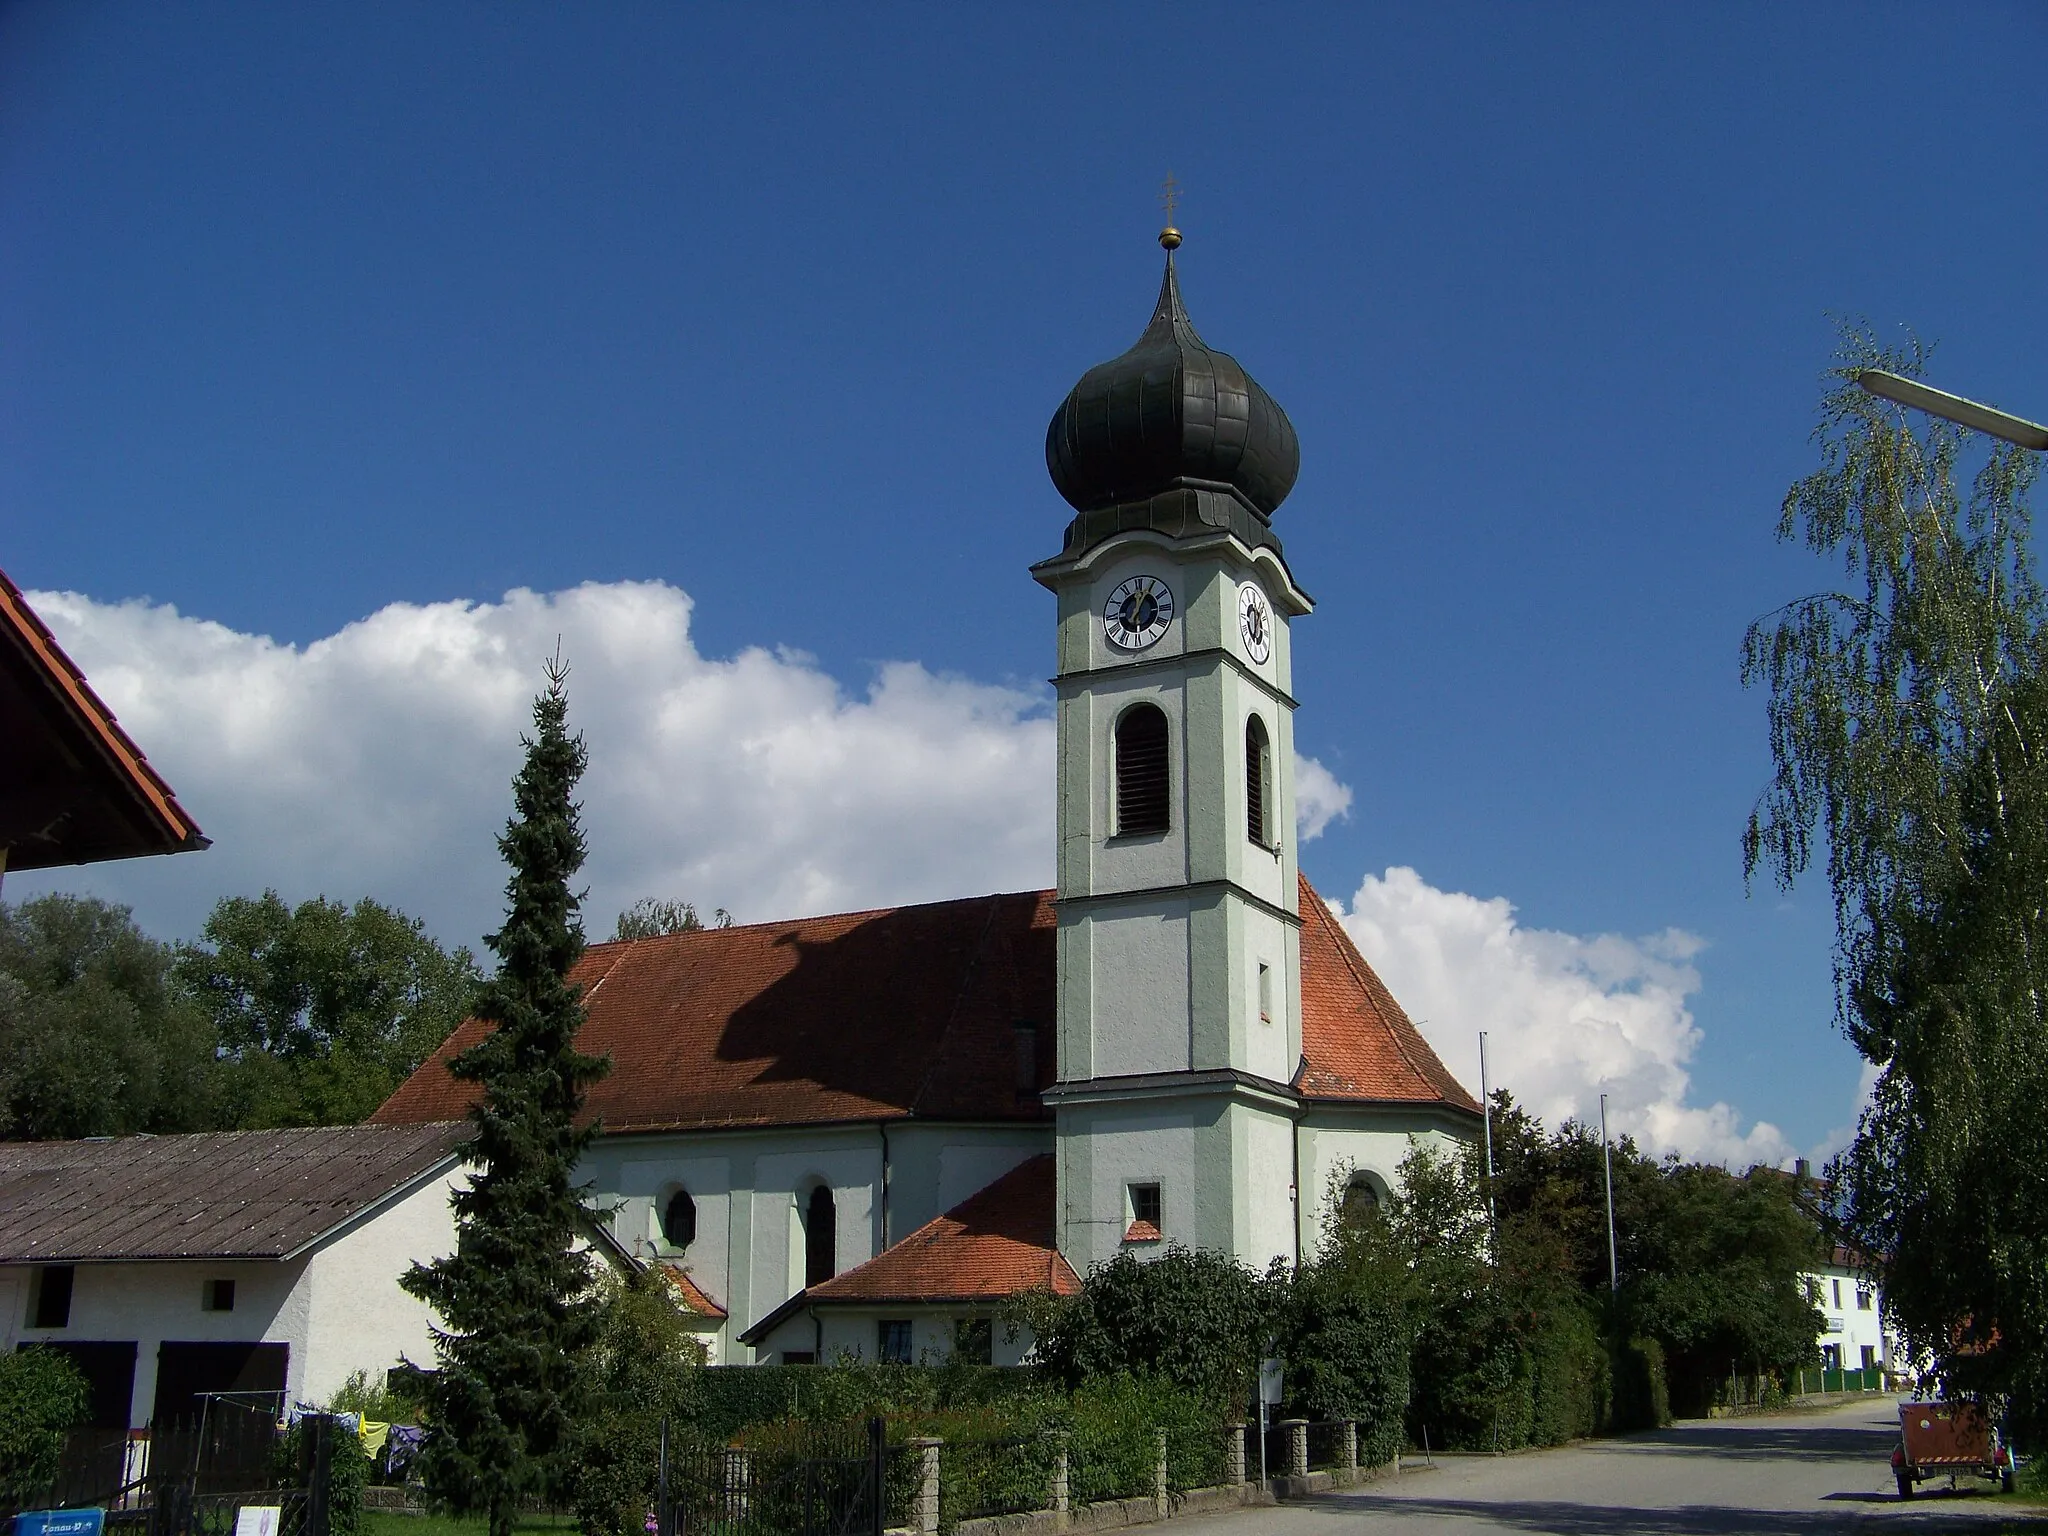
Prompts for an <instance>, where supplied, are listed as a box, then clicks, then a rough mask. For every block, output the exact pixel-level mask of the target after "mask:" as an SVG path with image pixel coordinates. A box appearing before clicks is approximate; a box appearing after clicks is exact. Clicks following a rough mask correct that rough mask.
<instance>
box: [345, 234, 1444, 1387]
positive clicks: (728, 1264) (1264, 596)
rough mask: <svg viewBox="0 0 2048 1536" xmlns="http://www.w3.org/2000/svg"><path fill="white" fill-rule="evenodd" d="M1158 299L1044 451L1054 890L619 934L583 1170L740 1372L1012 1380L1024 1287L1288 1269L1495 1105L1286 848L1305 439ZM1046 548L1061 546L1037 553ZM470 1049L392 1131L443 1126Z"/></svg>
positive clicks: (587, 969)
mask: <svg viewBox="0 0 2048 1536" xmlns="http://www.w3.org/2000/svg"><path fill="white" fill-rule="evenodd" d="M1160 243H1161V245H1163V246H1164V247H1165V248H1166V271H1165V276H1164V279H1163V280H1162V282H1161V285H1160V290H1159V300H1158V304H1157V306H1156V307H1155V309H1154V310H1153V313H1152V318H1151V320H1150V322H1149V323H1148V324H1147V325H1146V327H1145V330H1144V333H1143V334H1142V335H1141V336H1140V337H1139V338H1138V340H1137V342H1136V344H1135V345H1133V346H1132V347H1131V348H1130V350H1128V351H1126V352H1125V353H1123V354H1122V355H1121V356H1119V357H1116V358H1114V359H1112V360H1110V361H1109V362H1106V363H1102V364H1100V365H1098V366H1096V367H1094V368H1091V369H1089V370H1088V372H1087V373H1085V374H1084V375H1082V377H1081V380H1080V382H1079V383H1077V384H1076V385H1075V386H1074V388H1073V389H1072V391H1071V392H1069V394H1068V395H1067V397H1066V399H1065V401H1064V402H1062V403H1061V405H1060V407H1059V409H1058V410H1057V412H1055V414H1054V416H1053V418H1052V423H1051V426H1050V427H1049V429H1048V431H1047V434H1046V464H1047V468H1048V470H1049V471H1050V473H1051V476H1052V481H1053V485H1054V486H1055V488H1056V489H1057V490H1058V491H1059V493H1060V495H1061V496H1062V497H1063V498H1064V499H1065V500H1066V502H1067V503H1068V504H1069V505H1070V506H1071V507H1072V508H1073V511H1074V516H1073V518H1072V520H1071V521H1070V522H1069V523H1068V524H1067V528H1066V535H1065V538H1064V540H1063V542H1062V545H1061V547H1060V550H1059V552H1058V553H1057V554H1055V555H1053V556H1052V557H1051V558H1049V559H1047V560H1044V561H1041V562H1040V563H1039V564H1037V565H1035V566H1033V567H1032V569H1031V575H1032V577H1033V578H1034V579H1035V580H1036V581H1038V583H1039V584H1040V585H1042V586H1043V587H1045V588H1046V589H1047V590H1048V591H1049V592H1050V593H1051V594H1052V595H1053V598H1054V600H1055V603H1056V613H1055V617H1054V642H1055V648H1056V658H1057V661H1056V666H1055V677H1054V687H1055V688H1056V690H1057V729H1058V748H1057V772H1058V775H1059V782H1058V790H1057V796H1056V804H1057V812H1056V815H1057V827H1056V829H1055V831H1056V836H1057V862H1056V878H1057V885H1056V887H1055V888H1054V889H1053V890H1050V891H1026V892H1018V893H1012V894H1001V895H992V896H979V897H971V898H966V899H962V900H957V901H943V902H933V903H929V904H925V905H920V906H911V907H901V908H896V909H892V910H884V911H873V912H852V913H842V914H839V915H835V916H829V917H806V918H797V919H792V920H790V921H786V922H770V923H755V924H748V925H745V926H741V927H733V928H725V929H710V930H702V931H696V932H690V933H678V934H672V935H668V936H664V937H658V938H647V939H638V940H632V941H626V942H615V943H607V944H593V945H591V946H590V948H589V949H588V950H587V951H586V953H585V955H584V957H583V959H582V961H581V962H580V963H579V965H578V968H577V970H576V972H575V979H576V980H577V981H579V982H580V983H581V985H582V988H583V997H584V1003H585V1006H586V1008H587V1010H588V1022H587V1023H586V1025H585V1026H584V1029H583V1032H582V1034H581V1035H580V1036H579V1038H578V1045H579V1047H580V1048H581V1049H582V1050H584V1051H586V1052H589V1053H592V1054H595V1055H608V1056H610V1058H611V1060H612V1070H611V1074H610V1076H609V1077H607V1078H606V1079H605V1080H604V1081H602V1082H601V1083H599V1084H597V1085H596V1086H595V1088H593V1089H592V1091H591V1093H590V1096H589V1102H588V1105H587V1111H586V1112H587V1113H588V1114H589V1115H591V1116H594V1117H597V1118H599V1119H600V1120H601V1122H602V1126H603V1133H602V1135H601V1136H600V1138H599V1140H598V1141H597V1142H596V1143H595V1144H594V1146H593V1148H592V1150H591V1152H590V1153H589V1154H588V1158H587V1161H586V1164H585V1166H584V1168H583V1169H582V1177H583V1179H584V1181H585V1182H587V1183H588V1184H589V1185H590V1186H591V1188H592V1191H593V1193H594V1195H595V1197H596V1202H597V1204H598V1205H599V1207H600V1208H602V1209H604V1210H607V1211H609V1212H610V1216H609V1221H610V1232H609V1235H610V1236H611V1237H612V1238H614V1239H616V1241H617V1244H618V1247H619V1248H620V1249H621V1250H623V1251H625V1252H627V1253H631V1254H632V1255H634V1257H635V1258H637V1259H638V1260H640V1261H642V1262H646V1263H653V1264H657V1265H660V1266H663V1267H664V1268H665V1269H666V1270H667V1272H668V1273H669V1274H670V1276H671V1278H672V1279H673V1281H674V1283H675V1286H676V1290H677V1293H678V1295H679V1296H681V1297H682V1299H683V1301H684V1304H685V1306H686V1307H687V1308H688V1309H689V1310H690V1312H691V1313H692V1314H693V1316H694V1317H695V1318H696V1319H697V1322H698V1326H699V1329H700V1333H701V1336H702V1338H703V1340H704V1342H705V1345H706V1347H707V1350H708V1352H709V1358H710V1359H711V1360H712V1362H713V1363H718V1364H743V1363H749V1362H779V1363H785V1364H801V1363H813V1362H820V1361H831V1360H835V1359H839V1358H842V1357H846V1356H852V1357H857V1358H861V1359H866V1360H895V1361H917V1360H926V1361H936V1360H939V1359H944V1358H947V1357H950V1356H954V1355H964V1356H965V1357H967V1358H971V1359H975V1360H979V1361H993V1362H995V1363H1012V1362H1014V1361H1015V1360H1017V1359H1018V1358H1019V1357H1020V1354H1021V1353H1022V1351H1023V1350H1024V1349H1025V1348H1027V1347H1028V1340H1022V1339H1018V1338H1015V1337H1011V1336H1008V1331H1007V1330H1005V1329H1003V1328H1001V1327H998V1326H992V1324H993V1323H994V1320H995V1318H996V1316H997V1314H998V1312H999V1309H1000V1308H1001V1307H1002V1305H1003V1304H1004V1302H1005V1301H1006V1300H1007V1299H1008V1298H1010V1297H1012V1296H1015V1295H1017V1294H1019V1293H1021V1292H1025V1291H1030V1290H1034V1289H1049V1290H1051V1291H1054V1292H1056V1293H1072V1292H1073V1291H1076V1290H1078V1288H1079V1286H1080V1279H1079V1277H1080V1276H1082V1275H1085V1274H1086V1273H1087V1272H1088V1270H1089V1269H1090V1268H1091V1267H1092V1266H1094V1265H1097V1264H1101V1263H1103V1262H1105V1261H1107V1260H1109V1259H1111V1258H1113V1257H1114V1256H1116V1255H1117V1254H1120V1253H1133V1254H1136V1255H1137V1256H1139V1257H1140V1258H1144V1257H1149V1256H1153V1255H1157V1254H1160V1253H1163V1252H1165V1251H1166V1250H1167V1248H1168V1247H1169V1246H1173V1245H1180V1246H1184V1247H1189V1248H1203V1249H1212V1250H1216V1251H1220V1252H1222V1253H1226V1254H1229V1255H1231V1256H1233V1257H1235V1258H1237V1259H1239V1260H1241V1261H1242V1262H1244V1263H1246V1264H1248V1265H1250V1266H1252V1267H1254V1268H1256V1269H1264V1268H1265V1267H1266V1266H1267V1265H1268V1264H1269V1263H1270V1262H1271V1261H1273V1260H1275V1259H1279V1260H1282V1261H1285V1262H1289V1263H1293V1262H1296V1261H1298V1260H1299V1259H1301V1258H1302V1257H1303V1256H1304V1255H1306V1254H1310V1253H1312V1252H1313V1251H1314V1249H1315V1246H1316V1243H1317V1240H1318V1237H1319V1234H1320V1231H1321V1224H1322V1222H1323V1221H1325V1220H1326V1219H1328V1217H1329V1213H1330V1211H1331V1209H1332V1201H1333V1200H1335V1201H1337V1202H1339V1203H1342V1204H1346V1205H1357V1204H1372V1203H1376V1202H1377V1201H1378V1200H1380V1199H1382V1198H1384V1196H1385V1195H1386V1194H1387V1192H1388V1191H1389V1189H1390V1187H1391V1184H1392V1181H1393V1179H1394V1178H1395V1176H1396V1171H1397V1169H1398V1167H1399V1165H1400V1162H1401V1159H1402V1158H1403V1157H1404V1156H1406V1154H1407V1152H1408V1149H1409V1146H1410V1144H1411V1141H1412V1140H1415V1139H1420V1140H1424V1141H1437V1142H1441V1143H1444V1144H1446V1145H1448V1144H1453V1143H1460V1142H1465V1141H1469V1140H1470V1139H1472V1138H1473V1137H1474V1136H1475V1135H1476V1134H1477V1132H1478V1130H1479V1124H1480V1110H1479V1105H1478V1103H1477V1102H1476V1101H1475V1100H1474V1099H1473V1097H1472V1096H1471V1094H1470V1093H1468V1092H1467V1091H1466V1090H1465V1089H1464V1088H1463V1087H1462V1086H1461V1085H1460V1084H1459V1083H1458V1082H1457V1080H1456V1079H1455V1078H1453V1077H1452V1076H1451V1074H1450V1073H1449V1072H1448V1071H1447V1070H1446V1069H1445V1067H1444V1065H1443V1063H1442V1062H1441V1061H1440V1060H1438V1058H1437V1056H1436V1054H1435V1053H1434V1052H1433V1051H1432V1050H1431V1049H1430V1048H1429V1046H1428V1044H1427V1043H1425V1042H1424V1040H1423V1038H1422V1036H1421V1035H1420V1034H1419V1033H1418V1032H1417V1030H1416V1029H1415V1026H1414V1025H1413V1023H1412V1022H1411V1021H1410V1020H1409V1018H1408V1016H1407V1015H1406V1014H1405V1013H1404V1012H1403V1011H1402V1009H1401V1006H1400V1004H1399V1003H1398V1002H1396V1001H1395V999H1394V998H1393V996H1392V995H1391V994H1390V993H1389V992H1388V991H1387V989H1386V987H1385V986H1383V985H1382V984H1381V982H1380V979H1379V977H1378V976H1376V975H1375V974H1374V972H1373V969H1372V967H1371V965H1369V964H1368V963H1367V961H1366V959H1365V957H1364V956H1362V955H1361V954H1360V953H1359V952H1358V950H1357V949H1356V947H1355V946H1354V945H1353V944H1352V942H1351V940H1350V938H1349V936H1348V935H1347V934H1346V933H1345V932H1344V930H1343V929H1342V928H1341V927H1340V926H1339V924H1338V923H1337V921H1336V920H1335V918H1334V917H1333V916H1332V915H1331V913H1330V911H1329V910H1328V909H1327V908H1326V907H1325V906H1324V904H1323V902H1322V900H1321V898H1319V897H1318V896H1317V895H1316V893H1315V891H1314V890H1313V889H1311V888H1310V886H1309V885H1308V882H1307V881H1306V880H1305V879H1304V878H1302V876H1301V874H1300V872H1299V870H1298V868H1297V865H1296V849H1295V846H1294V836H1293V832H1294V826H1295V817H1294V794H1295V782H1294V779H1295V774H1294V723H1293V722H1294V709H1295V698H1294V693H1293V677H1292V674H1293V645H1294V624H1295V622H1296V621H1297V620H1299V619H1302V618H1304V617H1306V616H1307V615H1308V614H1309V613H1310V612H1311V610H1312V607H1313V605H1312V603H1311V601H1310V599H1309V596H1308V594H1307V593H1306V592H1305V591H1304V590H1303V588H1302V587H1301V585H1300V584H1299V583H1298V582H1297V580H1296V578H1295V574H1294V572H1293V571H1292V569H1290V567H1289V566H1288V563H1287V561H1286V559H1285V557H1284V556H1283V554H1282V553H1281V545H1280V540H1279V538H1278V537H1277V536H1276V535H1275V534H1274V531H1273V518H1274V515H1275V513H1276V512H1277V511H1278V509H1279V507H1280V504H1281V503H1282V501H1284V500H1285V499H1286V497H1287V494H1288V492H1289V491H1290V490H1291V489H1292V488H1293V486H1294V481H1295V477H1296V474H1297V473H1298V471H1299V468H1300V449H1299V446H1298V444H1297V441H1296V438H1295V432H1294V427H1293V424H1292V423H1291V422H1290V421H1289V420H1288V419H1287V416H1286V414H1285V413H1284V412H1283V411H1282V410H1281V409H1280V407H1279V405H1278V404H1277V403H1275V401H1274V400H1273V398H1272V397H1271V396H1270V395H1268V394H1267V393H1266V391H1265V390H1264V389H1262V388H1260V386H1259V385H1258V384H1257V383H1256V382H1255V381H1254V380H1253V379H1252V378H1251V376H1250V375H1249V374H1248V373H1246V372H1245V370H1244V369H1243V367H1241V366H1240V365H1239V364H1238V362H1237V361H1236V360H1235V359H1234V358H1232V357H1231V356H1229V355H1228V354H1226V353H1223V352H1219V351H1216V350H1214V349H1213V348H1211V347H1209V346H1207V345H1206V344H1205V343H1204V342H1203V341H1202V339H1201V338H1200V336H1198V335H1197V334H1196V332H1195V328H1194V326H1193V325H1192V323H1190V321H1189V319H1188V315H1187V311H1186V309H1185V308H1184V307H1183V305H1182V302H1181V295H1180V286H1179V278H1178V275H1177V273H1176V271H1175V266H1174V251H1175V249H1176V248H1177V247H1178V246H1179V244H1180V235H1179V233H1178V232H1177V231H1175V230H1173V229H1170V228H1169V229H1167V230H1166V231H1164V232H1163V233H1162V234H1161V236H1160ZM1048 542H1049V541H1048ZM479 1028H480V1026H478V1025H477V1024H475V1023H474V1022H471V1023H470V1024H467V1025H464V1026H463V1027H462V1029H460V1030H458V1031H457V1032H456V1033H455V1034H454V1035H453V1036H451V1037H450V1039H449V1040H448V1041H447V1042H445V1043H444V1044H443V1046H442V1047H441V1049H440V1051H438V1052H437V1053H436V1054H435V1055H434V1056H433V1057H431V1058H429V1060H428V1061H427V1062H426V1063H425V1064H424V1065H422V1066H421V1068H420V1069H419V1071H418V1072H417V1073H415V1074H414V1075H413V1076H412V1077H411V1078H410V1079H409V1080H408V1081H407V1082H405V1083H404V1084H403V1085H401V1086H400V1088H399V1089H398V1090H397V1092H396V1093H394V1094H393V1096H392V1097H391V1099H390V1100H389V1101H387V1102H386V1103H385V1104H384V1105H383V1106H382V1107H381V1108H380V1109H379V1110H378V1112H377V1114H376V1115H375V1116H374V1117H373V1118H374V1119H375V1120H376V1121H379V1122H382V1123H385V1124H394V1125H395V1124H406V1123H416V1122H426V1121H446V1120H451V1119H455V1118H457V1117H459V1116H460V1115H462V1114H463V1113H464V1111H465V1109H466V1108H467V1105H468V1098H469V1094H470V1092H471V1090H470V1089H469V1088H468V1087H467V1086H466V1085H464V1084H461V1083H458V1082H457V1081H456V1080H455V1079H454V1078H453V1077H451V1076H450V1075H449V1074H448V1072H447V1070H446V1064H447V1061H448V1059H449V1058H450V1057H451V1056H452V1055H454V1054H455V1053H456V1052H458V1051H460V1050H461V1049H463V1048H464V1047H465V1046H467V1045H468V1044H469V1043H470V1042H471V1041H472V1040H473V1039H475V1038H476V1034H477V1032H478V1030H479Z"/></svg>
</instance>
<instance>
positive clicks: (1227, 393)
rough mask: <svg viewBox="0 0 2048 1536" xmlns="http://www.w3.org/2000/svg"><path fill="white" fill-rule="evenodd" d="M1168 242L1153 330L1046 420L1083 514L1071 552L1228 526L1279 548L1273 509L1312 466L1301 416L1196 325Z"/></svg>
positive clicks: (1170, 235) (1059, 481)
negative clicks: (1126, 538)
mask: <svg viewBox="0 0 2048 1536" xmlns="http://www.w3.org/2000/svg"><path fill="white" fill-rule="evenodd" d="M1160 244H1162V245H1164V246H1165V247H1166V276H1165V277H1164V279H1163V280H1162V281H1161V282H1160V285H1159V303H1158V304H1157V306H1155V307H1154V309H1153V311H1152V321H1151V323H1150V324H1149V325H1147V326H1146V327H1145V333H1144V334H1143V335H1142V336H1140V337H1139V338H1138V340H1137V343H1136V344H1135V345H1134V346H1132V348H1131V349H1130V351H1128V352H1126V353H1124V354H1123V356H1121V357H1116V358H1112V359H1110V360H1109V361H1108V362H1106V363H1098V364H1097V365H1096V366H1095V367H1093V368H1090V369H1089V370H1088V371H1087V372H1086V373H1084V374H1083V375H1082V376H1081V382H1080V383H1078V384H1076V385H1075V386H1074V387H1073V389H1072V390H1071V391H1070V392H1069V393H1068V395H1067V398H1066V399H1065V400H1064V401H1063V402H1061V405H1060V408H1059V409H1058V410H1057V411H1055V412H1054V413H1053V418H1052V424H1051V425H1050V426H1049V427H1047V428H1046V433H1045V465H1046V469H1047V471H1048V472H1049V473H1050V474H1051V475H1052V483H1053V485H1054V486H1055V487H1057V489H1058V490H1059V493H1060V495H1062V496H1063V497H1065V498H1066V500H1067V504H1068V505H1069V506H1071V507H1073V508H1074V510H1075V511H1076V512H1077V513H1079V514H1080V515H1079V516H1078V517H1076V518H1075V519H1074V521H1073V523H1072V524H1071V525H1069V527H1068V529H1067V540H1066V551H1065V553H1067V554H1069V555H1075V554H1079V553H1080V552H1081V551H1082V550H1084V549H1086V548H1088V547H1089V546H1090V545H1092V544H1095V543H1098V542H1100V541H1101V540H1103V539H1105V538H1108V537H1109V536H1110V535H1111V534H1114V533H1118V532H1121V531H1123V530H1125V529H1128V528H1152V529H1156V530H1157V531H1159V532H1161V533H1168V534H1174V535H1180V534H1197V533H1201V532H1204V531H1207V530H1209V529H1222V528H1228V529H1230V530H1231V531H1232V532H1234V533H1236V534H1237V535H1238V537H1239V538H1241V539H1242V540H1244V542H1245V543H1247V544H1250V545H1252V546H1253V547H1255V548H1256V547H1258V546H1260V545H1267V546H1270V547H1272V548H1275V549H1277V548H1278V547H1279V540H1277V539H1276V538H1274V537H1273V533H1272V528H1271V520H1272V516H1273V512H1274V510H1275V509H1276V508H1277V507H1278V506H1279V505H1280V503H1281V502H1282V501H1284V500H1286V499H1287V493H1288V492H1289V491H1291V490H1293V489H1294V478H1295V476H1296V475H1297V474H1299V473H1300V471H1301V445H1300V443H1299V442H1298V441H1297V440H1296V439H1295V436H1294V424H1293V423H1292V422H1290V421H1289V420H1288V419H1287V413H1286V412H1285V411H1283V410H1281V409H1280V407H1279V405H1278V404H1276V403H1275V402H1274V399H1273V397H1272V396H1271V395H1269V394H1267V393H1266V392H1265V390H1263V389H1261V388H1260V387H1259V385H1258V381H1257V380H1255V379H1253V378H1252V376H1251V375H1250V374H1248V373H1246V372H1245V371H1244V368H1243V366H1242V365H1241V364H1240V363H1239V362H1238V361H1237V359H1236V358H1234V357H1232V356H1231V355H1230V354H1229V353H1227V352H1218V351H1216V350H1215V349H1214V348H1212V347H1210V346H1208V345H1206V344H1205V343H1204V342H1203V341H1202V338H1201V337H1200V336H1198V335H1197V334H1195V327H1194V325H1193V323H1192V322H1191V321H1190V320H1189V319H1188V312H1187V310H1186V309H1185V308H1184V307H1183V306H1182V304H1181V298H1180V280H1179V278H1178V277H1177V276H1176V274H1175V272H1174V266H1173V250H1174V247H1175V246H1177V245H1179V244H1180V234H1179V231H1177V230H1172V229H1169V230H1167V231H1166V232H1165V233H1164V234H1162V235H1161V236H1160Z"/></svg>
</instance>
